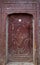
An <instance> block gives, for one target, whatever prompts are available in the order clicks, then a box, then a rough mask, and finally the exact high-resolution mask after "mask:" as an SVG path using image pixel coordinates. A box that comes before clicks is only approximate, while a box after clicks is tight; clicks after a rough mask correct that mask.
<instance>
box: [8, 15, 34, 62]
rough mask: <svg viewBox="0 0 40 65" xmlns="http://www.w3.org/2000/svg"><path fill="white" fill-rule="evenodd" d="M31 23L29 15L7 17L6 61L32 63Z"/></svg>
mask: <svg viewBox="0 0 40 65" xmlns="http://www.w3.org/2000/svg"><path fill="white" fill-rule="evenodd" d="M32 24H33V22H32V15H30V14H10V15H9V16H8V60H9V61H27V62H32V61H33V25H32Z"/></svg>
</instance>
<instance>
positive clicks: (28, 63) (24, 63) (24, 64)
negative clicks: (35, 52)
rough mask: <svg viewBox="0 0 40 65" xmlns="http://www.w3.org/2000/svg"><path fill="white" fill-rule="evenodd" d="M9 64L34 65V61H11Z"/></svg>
mask: <svg viewBox="0 0 40 65" xmlns="http://www.w3.org/2000/svg"><path fill="white" fill-rule="evenodd" d="M7 65H34V64H33V62H9V63H8V64H7Z"/></svg>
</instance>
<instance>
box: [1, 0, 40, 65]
mask: <svg viewBox="0 0 40 65" xmlns="http://www.w3.org/2000/svg"><path fill="white" fill-rule="evenodd" d="M27 12H28V13H30V14H33V16H34V18H35V20H36V23H35V38H36V44H37V52H38V53H37V54H36V55H37V63H38V65H40V0H0V65H5V63H6V17H7V15H8V14H11V13H27ZM35 12H36V14H35Z"/></svg>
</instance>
